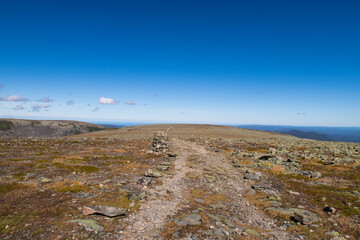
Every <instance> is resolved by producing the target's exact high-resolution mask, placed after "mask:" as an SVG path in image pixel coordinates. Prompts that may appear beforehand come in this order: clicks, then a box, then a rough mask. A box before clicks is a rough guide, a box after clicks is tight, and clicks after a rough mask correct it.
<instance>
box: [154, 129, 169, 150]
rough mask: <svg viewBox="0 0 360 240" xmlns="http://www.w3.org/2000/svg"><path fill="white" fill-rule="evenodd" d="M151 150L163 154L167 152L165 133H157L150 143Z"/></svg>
mask: <svg viewBox="0 0 360 240" xmlns="http://www.w3.org/2000/svg"><path fill="white" fill-rule="evenodd" d="M152 150H153V151H154V152H158V153H161V152H163V153H165V152H167V151H168V150H169V143H168V139H167V136H166V134H165V133H163V132H157V133H155V136H154V138H153V141H152Z"/></svg>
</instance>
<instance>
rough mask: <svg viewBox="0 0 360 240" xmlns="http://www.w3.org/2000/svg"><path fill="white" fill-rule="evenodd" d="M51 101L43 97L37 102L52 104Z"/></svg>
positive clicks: (47, 97)
mask: <svg viewBox="0 0 360 240" xmlns="http://www.w3.org/2000/svg"><path fill="white" fill-rule="evenodd" d="M52 101H53V100H52V99H50V98H49V96H46V97H43V98H42V99H40V100H39V102H45V103H47V102H52Z"/></svg>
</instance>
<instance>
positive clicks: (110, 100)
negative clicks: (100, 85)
mask: <svg viewBox="0 0 360 240" xmlns="http://www.w3.org/2000/svg"><path fill="white" fill-rule="evenodd" d="M99 103H101V104H109V105H111V104H116V103H117V101H116V100H115V99H113V98H106V97H101V98H99Z"/></svg>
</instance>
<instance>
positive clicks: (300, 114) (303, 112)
mask: <svg viewBox="0 0 360 240" xmlns="http://www.w3.org/2000/svg"><path fill="white" fill-rule="evenodd" d="M306 114H307V113H305V112H303V113H297V115H306Z"/></svg>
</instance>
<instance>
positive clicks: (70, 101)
mask: <svg viewBox="0 0 360 240" xmlns="http://www.w3.org/2000/svg"><path fill="white" fill-rule="evenodd" d="M66 105H69V106H71V105H74V101H73V100H69V101H67V103H66Z"/></svg>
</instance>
